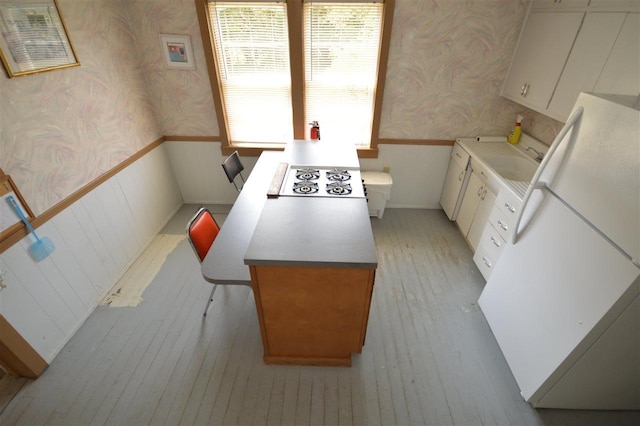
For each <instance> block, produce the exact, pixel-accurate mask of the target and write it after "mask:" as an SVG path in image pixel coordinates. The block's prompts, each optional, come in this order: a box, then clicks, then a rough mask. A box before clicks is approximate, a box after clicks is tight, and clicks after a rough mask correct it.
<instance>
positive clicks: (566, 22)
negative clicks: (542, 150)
mask: <svg viewBox="0 0 640 426" xmlns="http://www.w3.org/2000/svg"><path fill="white" fill-rule="evenodd" d="M583 16H584V13H583V12H568V13H555V12H531V13H530V14H529V17H528V18H527V21H526V23H525V27H524V29H523V32H522V34H521V36H520V41H519V43H518V47H517V49H516V53H515V55H514V57H513V61H512V63H511V68H510V69H509V75H508V76H507V80H506V81H505V84H504V87H503V90H502V95H503V96H505V97H506V98H509V99H511V100H512V101H515V102H518V103H520V104H522V105H525V106H527V107H529V108H532V109H534V110H537V111H541V110H542V111H544V110H546V108H547V105H548V104H549V100H550V99H551V95H552V93H553V90H554V89H555V87H556V83H557V82H558V79H559V78H560V74H561V73H562V69H563V67H564V64H565V62H566V61H567V58H568V57H569V52H570V51H571V46H572V45H573V41H574V40H575V38H576V34H578V29H579V28H580V24H581V23H582V18H583Z"/></svg>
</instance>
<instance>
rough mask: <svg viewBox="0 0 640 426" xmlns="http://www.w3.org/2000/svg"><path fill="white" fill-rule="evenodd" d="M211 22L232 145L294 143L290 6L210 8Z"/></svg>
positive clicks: (211, 5) (214, 5)
mask: <svg viewBox="0 0 640 426" xmlns="http://www.w3.org/2000/svg"><path fill="white" fill-rule="evenodd" d="M209 16H210V19H211V28H212V33H213V39H214V45H215V49H214V51H215V54H216V59H217V65H218V72H219V80H220V85H221V90H222V95H223V99H224V104H225V111H226V120H227V127H228V129H229V137H230V139H231V140H233V141H234V142H251V143H283V142H288V141H289V140H291V139H293V122H292V120H293V118H292V110H291V73H290V70H289V41H288V32H287V16H286V5H285V4H284V3H270V2H246V3H239V2H211V3H209Z"/></svg>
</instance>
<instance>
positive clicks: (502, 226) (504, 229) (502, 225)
mask: <svg viewBox="0 0 640 426" xmlns="http://www.w3.org/2000/svg"><path fill="white" fill-rule="evenodd" d="M498 225H500V228H502V230H503V231H506V230H507V229H509V227H507V225H505V224H504V223H502V221H501V220H498Z"/></svg>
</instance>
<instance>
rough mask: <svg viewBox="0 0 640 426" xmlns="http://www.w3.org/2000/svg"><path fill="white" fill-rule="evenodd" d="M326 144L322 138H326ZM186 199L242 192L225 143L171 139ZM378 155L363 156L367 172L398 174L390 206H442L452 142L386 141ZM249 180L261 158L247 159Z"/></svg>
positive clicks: (201, 200)
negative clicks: (231, 174) (225, 165)
mask: <svg viewBox="0 0 640 426" xmlns="http://www.w3.org/2000/svg"><path fill="white" fill-rule="evenodd" d="M320 143H322V142H320ZM164 145H167V149H168V151H169V156H170V158H171V164H172V165H173V170H174V172H175V175H176V179H177V181H178V185H179V186H180V191H181V192H182V197H183V199H184V202H185V203H193V204H233V202H234V201H235V199H236V196H237V193H236V190H235V188H234V187H233V185H231V184H230V183H229V181H228V180H227V178H226V177H225V175H224V171H223V170H222V167H221V166H220V165H221V164H222V161H223V160H224V158H225V156H223V155H221V154H220V143H219V142H165V143H164ZM379 148H380V151H379V155H378V158H375V159H369V158H361V159H360V168H361V169H362V170H377V171H382V170H383V169H384V168H385V167H389V174H390V175H391V177H392V178H393V187H392V189H391V199H390V200H389V201H388V202H387V207H399V208H422V209H439V208H440V193H441V192H442V186H443V185H444V178H445V176H446V174H447V167H448V166H449V156H450V155H451V149H452V147H451V146H438V145H380V146H379ZM241 160H242V164H243V165H244V167H245V171H244V172H243V175H244V176H245V178H246V177H247V176H249V173H250V171H251V169H252V168H253V166H254V165H255V163H256V160H257V158H256V157H246V156H243V157H241Z"/></svg>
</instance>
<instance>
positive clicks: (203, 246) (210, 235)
mask: <svg viewBox="0 0 640 426" xmlns="http://www.w3.org/2000/svg"><path fill="white" fill-rule="evenodd" d="M218 232H220V228H219V227H218V224H217V223H216V221H215V220H214V219H213V217H212V216H211V214H210V213H209V212H208V211H204V212H202V214H201V215H200V216H198V218H197V219H196V220H195V221H194V222H193V224H192V225H191V228H190V229H189V237H190V238H191V241H192V243H193V246H194V247H195V248H196V251H197V252H198V257H199V258H200V262H202V261H203V260H204V258H205V256H206V255H207V252H208V251H209V249H210V248H211V244H213V241H214V240H215V239H216V237H217V236H218Z"/></svg>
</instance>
